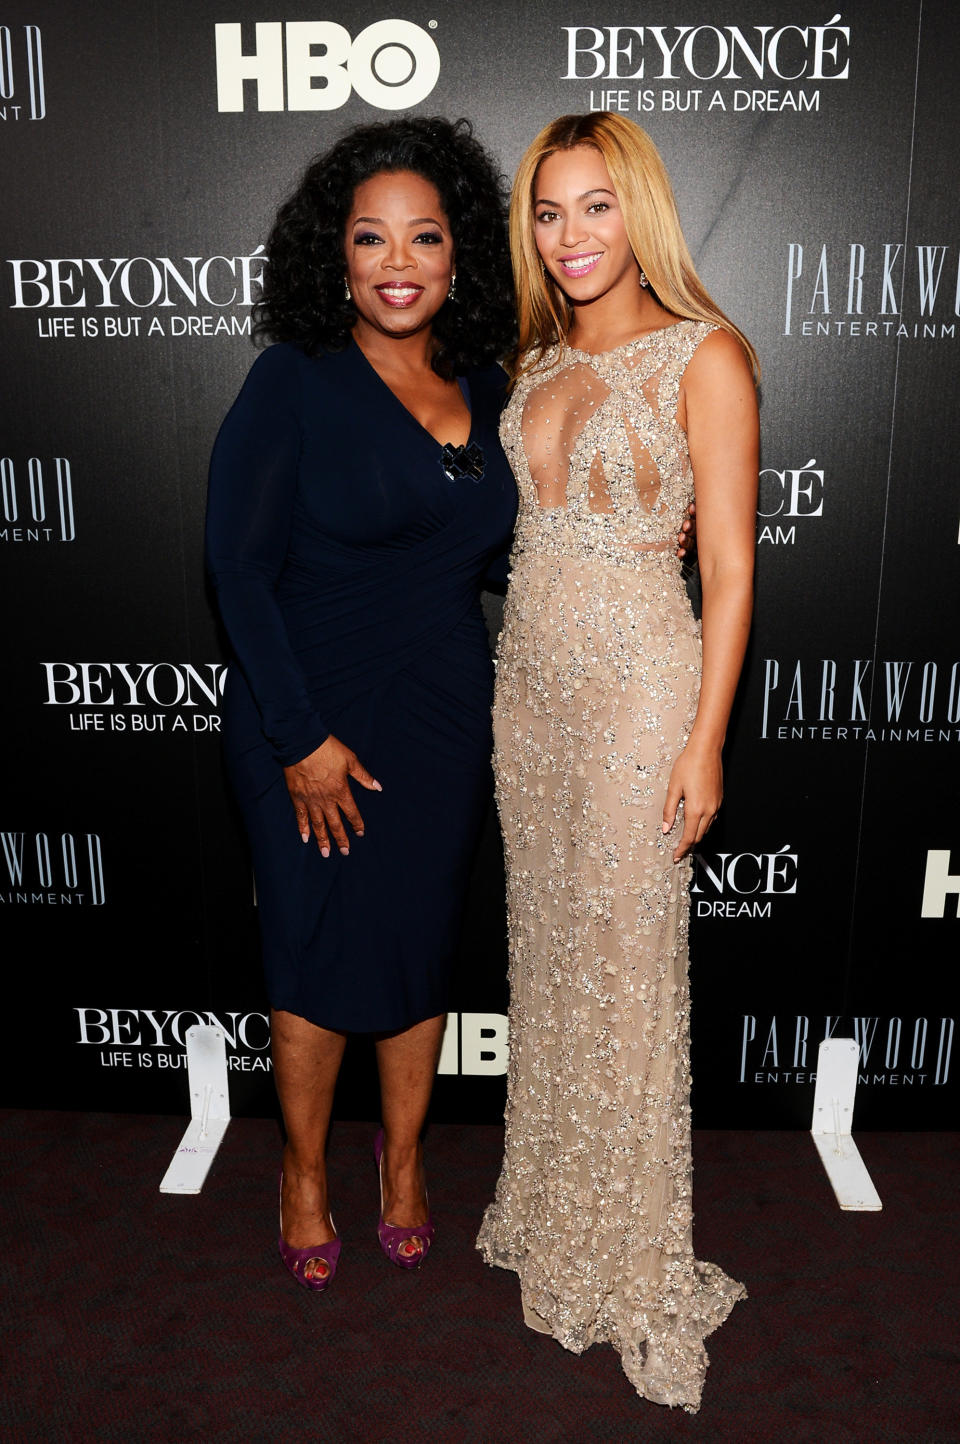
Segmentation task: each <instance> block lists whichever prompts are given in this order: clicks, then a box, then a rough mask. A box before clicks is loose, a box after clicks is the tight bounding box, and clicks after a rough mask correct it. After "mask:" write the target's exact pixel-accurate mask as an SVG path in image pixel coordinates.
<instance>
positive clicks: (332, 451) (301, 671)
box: [207, 343, 516, 1031]
mask: <svg viewBox="0 0 960 1444" xmlns="http://www.w3.org/2000/svg"><path fill="white" fill-rule="evenodd" d="M461 385H462V387H463V390H464V394H465V397H466V399H467V401H468V404H469V406H470V409H471V434H470V441H471V443H476V444H477V445H478V446H479V447H480V449H481V450H482V452H483V455H484V461H485V469H484V474H483V476H482V478H481V479H480V480H474V479H473V478H472V477H471V476H470V475H462V476H460V477H458V479H456V480H454V481H451V480H449V479H448V476H447V475H446V474H445V472H444V470H443V467H442V464H441V461H442V458H441V446H440V443H439V442H438V441H437V440H435V438H434V437H432V436H431V435H430V434H429V432H427V431H425V430H424V428H423V427H422V426H421V425H420V424H419V422H417V420H416V419H415V418H414V417H413V415H412V414H411V413H410V412H409V411H407V409H406V408H405V407H404V406H403V405H402V404H401V403H400V402H399V401H398V400H397V398H396V397H395V396H394V395H393V393H392V392H391V391H390V389H389V388H388V387H387V386H386V385H385V383H384V382H383V381H382V380H381V379H380V377H379V376H378V375H377V373H376V371H374V369H373V368H372V367H371V366H370V364H369V362H368V361H367V360H366V358H365V357H364V356H363V353H362V352H361V351H360V349H359V348H358V347H357V346H356V345H355V344H353V343H351V345H350V346H349V347H348V349H347V350H346V351H344V352H342V353H339V354H335V355H328V354H324V355H321V356H318V357H308V356H306V355H304V354H303V353H302V352H300V351H299V350H297V349H296V348H294V347H292V346H287V345H277V346H273V347H271V348H270V349H269V350H268V351H266V352H264V353H263V354H262V355H261V356H260V357H259V358H258V360H257V361H256V362H255V364H254V366H253V367H252V369H251V371H250V374H249V376H248V378H247V381H246V383H245V385H244V387H243V389H242V391H241V393H240V395H239V397H238V399H237V401H236V402H235V404H234V406H233V408H232V410H231V411H230V413H229V415H228V416H227V418H226V420H225V422H224V424H223V427H222V428H221V431H220V434H219V436H218V438H217V443H216V446H215V448H214V453H213V459H212V462H211V472H210V491H209V501H208V516H207V564H208V569H209V572H210V575H211V578H212V580H213V583H214V586H215V588H216V592H217V598H218V602H219V606H220V613H221V616H222V618H223V621H224V624H225V626H226V629H227V632H228V634H229V638H230V642H231V646H232V648H233V651H234V654H235V657H236V665H235V666H231V667H230V669H229V675H228V680H227V686H226V692H225V696H224V747H225V754H226V758H227V764H228V768H229V771H230V774H231V778H232V781H233V784H234V787H235V790H236V793H237V797H238V799H239V802H240V805H241V808H242V810H243V813H244V817H245V821H246V824H247V830H248V835H249V837H250V842H251V848H252V851H253V858H254V870H255V875H256V882H257V896H258V904H259V908H260V920H261V934H262V939H263V951H264V962H265V967H266V972H267V981H268V989H269V992H270V1000H271V1003H272V1004H273V1006H274V1007H276V1008H286V1009H289V1010H290V1011H292V1012H295V1013H298V1014H300V1015H301V1016H304V1017H307V1018H309V1019H310V1020H311V1021H313V1022H316V1023H318V1024H320V1025H321V1026H325V1027H331V1028H341V1029H346V1030H361V1031H364V1030H371V1031H373V1030H377V1031H379V1030H384V1031H386V1030H392V1029H397V1028H402V1027H407V1026H410V1025H411V1024H412V1023H414V1022H417V1021H420V1020H421V1019H423V1018H426V1017H432V1016H435V1015H436V1014H438V1013H441V1012H443V1011H444V1009H445V1007H446V991H447V980H448V972H449V964H450V959H451V955H452V953H453V950H454V947H455V944H456V935H457V929H458V926H459V920H460V915H461V912H462V906H463V899H464V892H465V888H466V882H467V877H468V874H469V869H470V864H471V861H472V857H473V852H474V849H475V845H476V840H477V836H478V832H479V828H480V826H481V824H482V820H483V815H484V811H485V807H486V802H487V797H488V795H489V785H490V783H489V756H490V749H491V739H490V715H489V714H490V700H491V693H492V666H491V662H490V656H489V647H488V642H487V635H486V628H485V625H484V621H483V616H482V612H481V609H480V590H481V586H482V583H483V580H484V576H485V574H486V573H487V571H488V569H489V568H490V567H491V566H495V565H496V563H497V560H498V558H499V557H500V556H501V555H502V553H503V552H504V550H505V549H506V547H507V545H508V542H509V538H510V533H511V528H512V525H513V520H514V515H515V507H516V492H515V487H514V483H513V478H512V476H511V473H510V470H509V467H508V466H507V464H506V461H505V459H504V457H503V453H502V451H501V449H500V445H499V441H498V438H497V422H498V417H499V411H500V406H501V402H502V394H503V373H502V372H501V371H500V370H499V368H496V367H491V368H488V369H486V370H478V371H475V372H472V373H470V374H469V375H468V376H467V377H465V378H464V379H463V381H462V382H461ZM331 732H332V733H334V734H335V735H336V736H337V737H338V738H339V739H340V740H341V741H342V742H344V743H345V744H346V745H347V746H348V747H351V748H352V749H353V750H354V751H355V752H356V753H357V754H358V756H359V757H360V760H361V761H362V762H363V763H364V765H365V766H366V767H367V768H368V769H369V770H370V771H371V772H372V773H373V775H374V776H375V777H376V778H377V780H378V781H379V782H380V783H381V785H382V787H383V792H382V793H371V792H367V791H365V790H364V789H362V788H359V787H357V786H354V795H355V796H356V798H357V801H358V805H359V808H360V811H361V813H362V815H363V818H364V822H365V824H366V835H365V836H364V837H363V838H361V839H355V840H353V841H352V843H351V851H350V855H349V857H345V858H344V857H340V855H339V854H338V853H337V852H336V850H335V849H334V851H333V855H332V856H331V857H330V858H328V859H324V858H322V857H321V855H320V853H319V850H318V848H317V847H316V845H315V844H314V843H310V844H308V845H306V846H305V845H304V844H303V843H302V842H301V840H300V837H299V834H298V831H297V828H296V824H295V818H294V813H293V808H292V805H291V803H290V799H289V795H288V793H287V789H286V785H285V782H284V777H283V772H282V768H283V766H285V765H289V764H292V763H294V762H297V761H299V760H301V759H302V758H303V757H305V756H307V755H308V754H309V753H310V752H312V751H313V750H314V749H315V748H316V747H318V746H320V744H321V743H322V742H323V741H324V740H325V738H326V737H327V736H328V735H329V734H330V733H331Z"/></svg>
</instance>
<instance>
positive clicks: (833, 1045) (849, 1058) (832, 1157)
mask: <svg viewBox="0 0 960 1444" xmlns="http://www.w3.org/2000/svg"><path fill="white" fill-rule="evenodd" d="M859 1057H860V1048H859V1046H858V1044H857V1043H856V1041H855V1040H854V1039H853V1038H825V1039H824V1041H823V1042H822V1043H821V1044H820V1052H819V1055H818V1058H817V1088H816V1092H815V1094H814V1098H813V1124H812V1126H811V1129H810V1132H811V1134H812V1136H813V1141H814V1143H815V1144H816V1145H817V1152H818V1153H819V1154H820V1158H821V1160H822V1162H823V1166H824V1168H825V1169H826V1170H827V1177H828V1178H829V1180H830V1183H831V1186H832V1187H833V1191H834V1193H835V1194H836V1195H837V1202H838V1203H839V1205H840V1207H841V1208H843V1209H848V1210H856V1211H858V1212H864V1213H876V1212H877V1211H878V1210H879V1209H881V1208H883V1204H882V1203H881V1202H880V1195H879V1194H878V1193H877V1190H876V1189H875V1188H874V1186H873V1183H872V1181H871V1178H870V1175H869V1173H868V1172H867V1167H866V1164H865V1163H864V1161H863V1159H862V1158H861V1157H860V1152H859V1150H858V1148H857V1145H856V1144H855V1143H854V1141H853V1138H852V1136H851V1131H852V1128H853V1099H854V1094H855V1093H856V1090H857V1063H858V1061H859Z"/></svg>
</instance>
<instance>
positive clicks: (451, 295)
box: [447, 271, 457, 301]
mask: <svg viewBox="0 0 960 1444" xmlns="http://www.w3.org/2000/svg"><path fill="white" fill-rule="evenodd" d="M456 296H457V273H456V271H454V273H453V275H452V276H451V277H450V289H449V291H448V292H447V300H448V301H454V300H456Z"/></svg>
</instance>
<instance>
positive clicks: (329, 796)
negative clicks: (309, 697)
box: [283, 733, 383, 857]
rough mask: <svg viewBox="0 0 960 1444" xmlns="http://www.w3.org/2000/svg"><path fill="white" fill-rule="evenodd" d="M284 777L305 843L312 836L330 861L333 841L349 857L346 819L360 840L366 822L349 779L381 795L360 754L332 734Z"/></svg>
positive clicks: (295, 764) (378, 785) (381, 789)
mask: <svg viewBox="0 0 960 1444" xmlns="http://www.w3.org/2000/svg"><path fill="white" fill-rule="evenodd" d="M283 775H284V777H285V778H286V782H287V791H288V792H289V793H290V800H291V801H292V803H293V808H294V811H295V813H296V814H297V827H298V829H299V832H300V836H301V838H302V839H303V841H304V842H309V841H310V833H311V832H313V835H314V837H315V838H316V839H317V846H318V847H319V849H320V851H321V853H322V854H323V856H324V857H329V856H330V839H331V838H332V839H333V841H334V842H335V843H336V845H337V847H339V849H340V851H341V852H342V853H343V855H344V857H346V855H347V854H348V853H349V851H350V843H349V841H348V839H347V833H346V829H345V827H344V825H343V818H346V820H347V822H349V824H350V826H351V827H352V828H353V830H354V832H355V833H356V834H357V837H362V836H363V818H362V817H361V816H360V813H359V812H358V811H357V804H356V803H355V802H354V800H353V793H352V792H351V791H350V783H349V782H348V781H347V778H348V777H353V778H355V779H356V781H357V782H359V783H360V785H361V787H366V788H367V790H368V791H370V792H382V791H383V788H382V787H381V786H380V784H379V782H378V781H377V780H376V778H375V777H371V776H370V773H369V772H368V771H367V769H366V768H365V767H364V765H363V763H362V762H361V761H360V759H359V758H358V757H357V754H356V753H355V752H351V751H350V748H349V747H345V746H344V745H343V743H342V742H341V741H340V740H339V738H337V737H334V736H333V734H332V733H331V734H330V736H329V737H328V738H327V740H326V742H324V743H322V745H321V746H319V747H318V748H317V750H316V751H315V752H311V753H310V755H309V757H304V758H302V760H301V761H300V762H295V763H294V764H293V766H292V767H285V768H284V769H283ZM341 814H342V816H341Z"/></svg>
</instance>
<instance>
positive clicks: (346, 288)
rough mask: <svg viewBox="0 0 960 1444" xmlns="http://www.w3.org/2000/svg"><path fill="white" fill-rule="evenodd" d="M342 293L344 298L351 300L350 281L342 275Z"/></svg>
mask: <svg viewBox="0 0 960 1444" xmlns="http://www.w3.org/2000/svg"><path fill="white" fill-rule="evenodd" d="M343 294H344V297H345V299H346V300H348V301H352V300H353V296H352V295H351V294H350V282H349V281H348V280H347V278H346V276H344V278H343Z"/></svg>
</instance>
